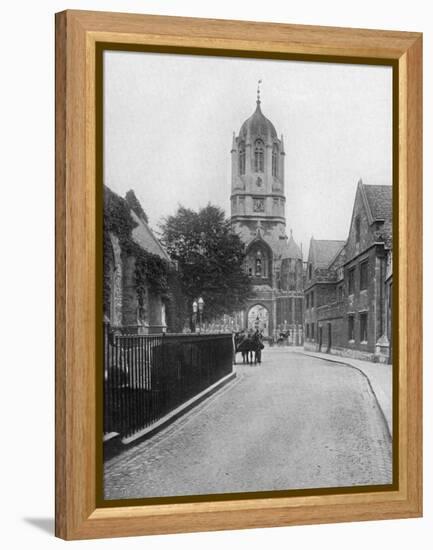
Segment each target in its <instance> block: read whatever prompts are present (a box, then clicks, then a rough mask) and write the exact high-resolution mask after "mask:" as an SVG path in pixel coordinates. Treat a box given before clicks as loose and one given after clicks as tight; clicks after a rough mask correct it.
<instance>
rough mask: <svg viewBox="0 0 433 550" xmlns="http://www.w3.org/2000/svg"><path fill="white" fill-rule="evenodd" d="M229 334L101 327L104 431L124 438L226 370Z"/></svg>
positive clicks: (229, 358) (229, 363)
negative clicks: (139, 331) (140, 331)
mask: <svg viewBox="0 0 433 550" xmlns="http://www.w3.org/2000/svg"><path fill="white" fill-rule="evenodd" d="M232 354H233V346H232V337H231V335H230V334H158V335H141V334H125V333H124V331H118V330H113V329H112V328H111V327H110V326H109V325H105V327H104V433H110V432H117V433H120V434H121V435H122V436H124V437H127V436H130V435H132V434H134V433H136V432H137V431H139V430H141V429H143V428H145V427H147V426H150V425H151V424H152V423H154V422H156V421H157V420H159V419H160V418H161V417H163V416H164V415H166V414H168V413H169V412H171V411H172V410H174V409H175V408H176V407H178V406H179V405H181V404H183V403H185V402H186V401H188V400H189V399H191V398H192V397H194V396H195V395H197V394H199V393H200V392H201V391H203V390H205V389H206V388H208V387H209V386H211V385H212V384H214V383H215V382H217V381H218V380H219V379H221V378H222V377H224V376H226V375H227V374H229V373H230V372H231V371H232V369H233V366H232V363H233V361H232V358H233V355H232Z"/></svg>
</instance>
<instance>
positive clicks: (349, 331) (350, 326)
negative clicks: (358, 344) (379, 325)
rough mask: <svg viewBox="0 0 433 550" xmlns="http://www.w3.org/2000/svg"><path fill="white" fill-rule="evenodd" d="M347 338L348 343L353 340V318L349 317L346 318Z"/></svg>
mask: <svg viewBox="0 0 433 550" xmlns="http://www.w3.org/2000/svg"><path fill="white" fill-rule="evenodd" d="M347 338H348V340H349V341H353V340H355V317H354V316H353V315H349V317H348V318H347Z"/></svg>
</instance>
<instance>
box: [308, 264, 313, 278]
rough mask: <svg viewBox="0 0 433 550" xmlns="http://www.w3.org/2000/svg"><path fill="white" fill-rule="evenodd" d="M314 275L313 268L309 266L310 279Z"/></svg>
mask: <svg viewBox="0 0 433 550" xmlns="http://www.w3.org/2000/svg"><path fill="white" fill-rule="evenodd" d="M312 275H313V266H312V265H311V264H308V278H309V279H311V277H312Z"/></svg>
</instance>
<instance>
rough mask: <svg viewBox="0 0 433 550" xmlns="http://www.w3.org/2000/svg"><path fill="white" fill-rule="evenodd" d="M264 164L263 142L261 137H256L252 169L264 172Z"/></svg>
mask: <svg viewBox="0 0 433 550" xmlns="http://www.w3.org/2000/svg"><path fill="white" fill-rule="evenodd" d="M264 166H265V152H264V143H263V141H262V140H261V139H258V140H257V141H256V143H255V148H254V170H255V171H256V172H264Z"/></svg>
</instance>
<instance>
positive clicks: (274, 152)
mask: <svg viewBox="0 0 433 550" xmlns="http://www.w3.org/2000/svg"><path fill="white" fill-rule="evenodd" d="M272 175H273V176H274V177H275V178H276V177H277V176H278V147H277V146H276V145H275V144H274V146H273V147H272Z"/></svg>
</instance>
